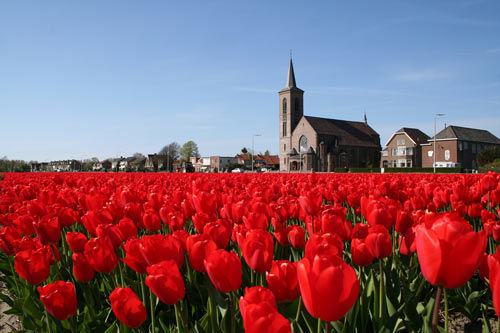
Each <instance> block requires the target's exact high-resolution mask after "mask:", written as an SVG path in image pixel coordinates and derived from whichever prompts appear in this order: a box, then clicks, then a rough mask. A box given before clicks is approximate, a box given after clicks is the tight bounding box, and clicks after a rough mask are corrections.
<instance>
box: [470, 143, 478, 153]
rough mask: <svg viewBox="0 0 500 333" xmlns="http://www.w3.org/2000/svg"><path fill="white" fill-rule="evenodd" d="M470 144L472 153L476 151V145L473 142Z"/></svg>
mask: <svg viewBox="0 0 500 333" xmlns="http://www.w3.org/2000/svg"><path fill="white" fill-rule="evenodd" d="M471 146H472V153H473V154H475V153H477V145H476V144H475V143H473V144H472V145H471Z"/></svg>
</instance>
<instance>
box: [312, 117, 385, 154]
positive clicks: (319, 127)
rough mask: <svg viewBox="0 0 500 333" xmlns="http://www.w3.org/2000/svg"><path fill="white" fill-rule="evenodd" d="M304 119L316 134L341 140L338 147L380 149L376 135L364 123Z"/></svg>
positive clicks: (318, 118) (313, 118)
mask: <svg viewBox="0 0 500 333" xmlns="http://www.w3.org/2000/svg"><path fill="white" fill-rule="evenodd" d="M304 118H305V119H306V120H307V121H308V122H309V124H311V126H312V128H313V129H314V130H315V131H316V133H318V134H320V135H332V136H336V137H339V138H341V140H340V145H345V146H361V147H377V148H380V143H379V140H380V139H379V135H378V133H377V132H375V131H374V130H373V128H371V127H370V126H369V125H368V124H366V123H364V122H361V121H348V120H339V119H328V118H320V117H311V116H304Z"/></svg>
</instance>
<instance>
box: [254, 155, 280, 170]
mask: <svg viewBox="0 0 500 333" xmlns="http://www.w3.org/2000/svg"><path fill="white" fill-rule="evenodd" d="M279 166H280V157H279V156H278V155H260V154H259V155H255V156H254V167H258V168H264V169H268V170H279Z"/></svg>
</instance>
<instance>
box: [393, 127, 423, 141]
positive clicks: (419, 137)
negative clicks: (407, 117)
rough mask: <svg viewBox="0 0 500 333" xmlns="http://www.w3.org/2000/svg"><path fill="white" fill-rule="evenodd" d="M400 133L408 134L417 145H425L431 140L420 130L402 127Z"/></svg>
mask: <svg viewBox="0 0 500 333" xmlns="http://www.w3.org/2000/svg"><path fill="white" fill-rule="evenodd" d="M398 132H404V133H406V134H408V136H409V137H410V138H411V139H412V140H413V141H414V142H415V143H424V142H427V140H429V136H428V135H427V134H425V133H424V132H422V131H421V130H419V129H418V128H409V127H402V128H400V129H399V131H398Z"/></svg>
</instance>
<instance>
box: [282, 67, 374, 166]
mask: <svg viewBox="0 0 500 333" xmlns="http://www.w3.org/2000/svg"><path fill="white" fill-rule="evenodd" d="M303 95H304V91H303V90H301V89H299V88H297V85H296V83H295V74H294V71H293V64H292V59H290V66H289V69H288V77H287V83H286V87H285V88H284V89H282V90H280V91H279V145H280V148H279V158H280V171H299V170H300V171H308V172H311V171H327V172H331V171H333V169H334V168H338V167H340V168H343V167H368V166H378V165H379V164H380V150H381V147H380V136H379V135H378V133H377V132H375V131H374V130H373V129H372V128H371V127H370V126H369V125H368V123H367V121H366V115H365V117H364V121H346V120H338V119H328V118H319V117H311V116H304V103H303V97H304V96H303Z"/></svg>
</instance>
